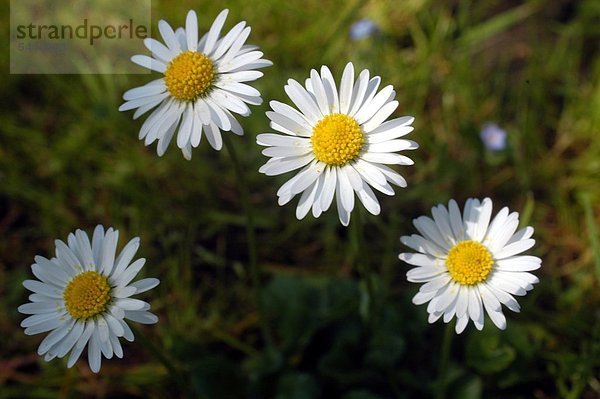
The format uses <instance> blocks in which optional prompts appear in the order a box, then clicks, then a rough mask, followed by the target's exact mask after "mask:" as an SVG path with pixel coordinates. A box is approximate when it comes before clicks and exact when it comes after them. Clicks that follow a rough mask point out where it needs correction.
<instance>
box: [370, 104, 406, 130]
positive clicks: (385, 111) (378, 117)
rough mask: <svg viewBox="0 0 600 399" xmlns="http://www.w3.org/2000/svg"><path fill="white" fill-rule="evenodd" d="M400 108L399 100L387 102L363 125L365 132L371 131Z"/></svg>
mask: <svg viewBox="0 0 600 399" xmlns="http://www.w3.org/2000/svg"><path fill="white" fill-rule="evenodd" d="M396 108H398V101H390V102H389V103H387V104H385V105H384V106H383V107H381V109H380V110H379V111H377V113H376V114H375V115H374V116H373V117H372V118H371V119H369V121H368V122H367V123H365V124H363V125H362V127H363V130H364V131H365V132H371V131H373V130H375V129H376V128H377V127H379V126H380V125H381V124H382V123H383V122H384V121H385V120H386V119H387V118H388V117H389V116H390V115H391V114H392V113H393V112H394V111H395V110H396Z"/></svg>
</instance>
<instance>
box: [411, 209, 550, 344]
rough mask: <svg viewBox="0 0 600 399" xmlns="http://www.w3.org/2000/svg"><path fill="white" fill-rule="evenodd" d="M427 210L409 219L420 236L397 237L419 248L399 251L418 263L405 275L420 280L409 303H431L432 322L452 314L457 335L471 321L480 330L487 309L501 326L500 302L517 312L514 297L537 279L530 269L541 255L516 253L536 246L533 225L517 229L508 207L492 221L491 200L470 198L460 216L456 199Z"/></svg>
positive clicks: (536, 266) (516, 219) (514, 215)
mask: <svg viewBox="0 0 600 399" xmlns="http://www.w3.org/2000/svg"><path fill="white" fill-rule="evenodd" d="M431 213H432V216H433V219H431V218H429V217H427V216H421V217H418V218H417V219H415V220H413V224H414V226H415V227H416V228H417V230H418V231H419V233H420V235H419V234H413V235H411V236H403V237H401V238H400V240H401V241H402V243H403V244H404V245H406V246H408V247H410V248H412V249H414V250H415V251H417V252H418V253H401V254H400V259H401V260H403V261H405V262H406V263H409V264H411V265H414V266H417V267H415V268H413V269H411V270H409V271H408V273H407V274H406V276H407V278H408V281H410V282H413V283H424V284H423V285H422V286H421V288H420V289H419V292H418V293H417V294H416V295H415V296H414V298H413V303H414V304H416V305H420V304H423V303H427V302H429V303H428V305H427V312H428V313H429V322H430V323H433V322H435V321H437V320H438V319H439V318H440V317H442V316H443V320H444V322H445V323H448V322H449V321H450V320H451V319H452V318H454V317H456V326H455V330H456V333H457V334H460V333H461V332H462V331H463V330H464V329H465V327H466V326H467V324H468V322H469V320H472V321H473V324H475V327H476V328H477V329H478V330H481V329H482V328H483V323H484V315H485V313H487V314H488V315H489V317H490V319H491V320H492V322H493V323H494V324H495V325H496V326H497V327H498V328H500V329H502V330H504V329H505V328H506V318H505V316H504V314H503V313H502V306H501V305H504V306H506V307H507V308H508V309H510V310H512V311H513V312H519V311H520V306H519V304H518V303H517V301H516V299H515V298H514V296H513V295H517V296H522V295H525V294H526V293H527V291H529V290H531V289H533V284H535V283H537V282H538V281H539V280H538V278H537V277H536V276H534V275H533V274H531V273H529V272H530V271H532V270H537V269H539V267H540V266H541V263H542V261H541V259H540V258H538V257H535V256H530V255H520V254H521V253H523V252H524V251H527V250H528V249H530V248H531V247H533V245H534V244H535V240H534V239H532V238H531V236H532V235H533V228H532V227H529V226H527V227H525V228H523V229H521V230H519V231H517V227H518V226H519V214H518V213H517V212H512V213H510V212H509V210H508V208H506V207H504V208H502V209H501V210H500V212H498V214H497V215H496V216H495V217H494V218H493V219H491V216H492V200H490V199H489V198H485V199H484V200H483V201H480V200H478V199H473V198H470V199H468V200H467V202H466V204H465V208H464V211H463V213H462V215H461V212H460V210H459V208H458V205H457V204H456V201H454V200H450V202H449V203H448V208H446V207H445V206H444V205H441V204H440V205H438V206H436V207H433V208H432V210H431ZM490 219H491V221H490ZM484 310H485V312H484Z"/></svg>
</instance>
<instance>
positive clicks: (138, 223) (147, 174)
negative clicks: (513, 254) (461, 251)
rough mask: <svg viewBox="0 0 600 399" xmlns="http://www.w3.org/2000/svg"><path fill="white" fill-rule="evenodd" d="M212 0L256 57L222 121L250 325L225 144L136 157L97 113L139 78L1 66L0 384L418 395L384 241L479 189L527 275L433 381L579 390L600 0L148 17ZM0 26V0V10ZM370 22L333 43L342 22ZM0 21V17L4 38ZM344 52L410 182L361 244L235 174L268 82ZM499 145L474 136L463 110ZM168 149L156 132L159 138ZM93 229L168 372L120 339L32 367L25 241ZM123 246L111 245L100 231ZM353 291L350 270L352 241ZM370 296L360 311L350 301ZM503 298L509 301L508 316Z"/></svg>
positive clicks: (250, 149)
mask: <svg viewBox="0 0 600 399" xmlns="http://www.w3.org/2000/svg"><path fill="white" fill-rule="evenodd" d="M221 7H228V8H229V9H230V10H231V12H230V17H229V20H228V21H227V25H226V27H232V26H233V25H234V23H235V22H236V21H238V20H246V21H248V23H249V24H250V25H251V26H252V34H251V36H250V42H251V43H253V44H258V45H260V46H261V49H262V50H263V51H264V53H265V57H266V58H268V59H270V60H272V61H273V62H274V66H273V67H271V68H268V69H266V70H265V76H264V77H263V78H262V79H261V80H259V81H258V82H257V83H256V84H255V86H256V87H257V88H258V89H259V90H260V91H261V93H262V96H263V98H264V99H265V100H266V101H265V104H263V105H262V106H259V107H254V108H253V114H252V115H251V116H250V117H248V118H244V119H243V120H242V121H241V122H242V123H243V126H244V128H245V131H246V135H245V136H244V137H241V138H239V137H233V138H232V139H233V140H234V145H235V146H236V148H237V149H238V153H239V154H240V155H241V162H242V163H243V165H244V167H245V171H246V175H247V178H248V180H249V184H250V187H251V201H252V204H253V206H254V208H255V214H256V219H257V224H258V232H257V234H258V241H259V243H260V246H259V251H258V252H259V258H260V262H261V264H262V265H263V267H264V268H265V270H266V273H265V276H263V277H264V288H263V290H262V294H261V303H262V306H263V308H264V309H263V310H264V312H265V320H266V322H267V325H268V327H269V329H270V331H271V334H272V342H271V343H268V342H265V341H264V340H262V339H261V338H260V337H261V335H260V329H259V326H258V323H257V320H258V314H257V309H256V304H255V301H254V297H253V295H252V292H251V290H250V286H251V284H250V276H249V274H248V271H247V267H246V266H247V255H246V237H245V229H244V224H245V217H244V214H243V212H242V209H241V204H240V203H239V195H238V188H237V186H236V181H235V179H234V177H235V176H234V173H233V168H232V166H231V164H230V160H229V157H228V154H227V152H226V151H222V152H215V151H213V150H212V149H210V148H209V146H208V145H207V143H203V144H202V145H201V146H200V148H199V149H198V150H197V151H195V152H194V155H193V160H192V161H191V162H188V161H185V160H184V159H183V157H182V155H181V153H180V151H179V150H176V149H175V148H171V149H170V150H169V151H167V154H166V156H164V157H163V158H160V159H159V158H158V157H157V156H156V155H155V148H153V147H152V148H145V147H144V146H143V143H142V142H140V141H138V139H137V134H138V131H139V127H140V125H141V122H140V121H133V120H131V113H119V112H118V111H117V108H118V106H119V104H120V102H121V100H120V96H121V95H122V93H123V92H124V91H125V90H127V89H129V88H132V87H134V86H137V85H140V84H142V83H144V82H146V81H148V80H149V77H148V76H144V75H131V76H123V75H104V76H103V75H80V76H77V75H74V76H67V75H65V76H58V75H28V76H25V75H9V74H8V65H9V63H8V48H7V46H6V45H5V46H4V47H3V49H4V51H3V53H2V54H3V56H2V58H1V59H0V65H1V67H2V71H3V76H4V78H3V79H0V90H1V91H2V94H3V95H2V96H1V97H0V102H1V103H2V107H1V109H0V282H1V284H0V337H2V345H1V346H0V398H16V397H18V398H55V397H63V398H67V397H72V398H79V397H98V398H104V397H106V398H108V397H132V398H165V397H174V398H177V397H200V398H210V399H221V398H257V399H262V398H277V399H309V398H343V399H377V398H427V397H431V395H432V393H433V392H435V391H436V390H437V389H438V384H439V383H440V381H439V380H438V379H437V375H438V368H439V363H440V345H441V341H442V336H443V335H444V326H443V325H442V323H441V322H439V323H437V324H435V325H428V324H427V320H426V312H425V310H424V309H422V308H420V307H416V306H414V305H413V304H412V303H411V302H410V298H411V297H412V295H414V293H415V291H416V289H417V288H416V287H414V286H413V285H409V284H408V283H406V279H405V272H406V270H407V269H408V268H407V266H406V265H405V264H402V263H401V262H400V261H399V260H398V259H397V253H398V252H401V251H402V250H403V249H402V247H401V244H400V243H399V241H398V237H399V236H400V235H403V234H408V233H411V232H413V227H412V226H411V220H412V218H414V217H416V216H419V215H421V214H426V213H428V212H429V209H430V208H431V207H432V206H433V205H436V204H437V203H439V202H445V201H447V200H448V199H449V198H456V199H457V200H458V201H459V202H460V201H464V199H466V198H467V197H471V196H476V197H484V196H490V197H492V198H493V200H494V204H495V206H496V210H498V209H499V208H500V207H501V206H509V207H510V208H511V209H513V210H517V211H519V212H521V220H522V223H523V224H528V225H532V226H534V227H535V229H536V232H535V236H534V237H535V238H536V240H537V244H536V246H535V247H534V249H533V253H534V254H535V255H536V256H540V257H541V258H542V259H543V266H542V268H541V269H540V270H539V271H538V272H536V274H537V275H538V276H539V277H540V281H541V282H540V284H539V285H537V286H536V288H535V289H534V290H533V291H532V292H531V293H530V294H529V295H528V296H527V297H525V298H522V299H521V300H520V303H521V305H522V311H521V313H519V314H512V313H511V314H508V315H507V316H508V328H507V330H506V331H498V330H497V329H495V328H494V327H493V326H492V325H491V323H489V322H486V327H485V328H484V330H483V331H481V332H479V331H476V330H474V329H473V328H472V326H470V327H469V328H468V329H467V331H466V332H465V333H464V334H462V335H461V336H456V337H454V338H453V341H452V348H451V358H450V366H449V369H448V373H447V377H446V381H445V382H444V383H445V384H446V385H447V391H448V397H453V398H558V397H564V398H596V397H599V396H600V377H599V375H600V294H599V292H600V290H599V289H598V288H599V287H598V286H599V279H600V238H599V237H598V231H599V230H600V229H599V228H598V221H599V220H600V140H598V137H599V136H598V134H599V133H600V57H598V50H599V48H598V47H599V43H600V30H599V26H600V24H599V23H598V21H599V19H600V3H599V2H598V1H595V0H581V1H569V0H564V1H558V2H542V1H537V0H531V1H524V2H516V1H491V0H490V1H467V0H464V1H458V0H457V1H446V2H438V1H427V0H406V1H393V0H377V1H375V0H372V1H364V2H360V1H349V2H348V1H342V0H333V1H316V0H305V1H299V0H298V1H296V0H289V1H283V0H269V1H267V0H263V1H241V0H228V1H224V2H208V1H200V0H195V1H189V0H186V1H182V2H176V3H172V2H167V1H154V2H153V24H154V25H153V30H154V31H157V29H156V23H157V21H158V19H160V18H164V19H166V20H168V21H169V22H170V23H172V24H174V25H183V23H184V18H185V13H186V12H187V10H188V9H189V8H194V9H196V11H197V12H198V15H199V17H200V26H201V29H203V30H206V29H207V28H208V26H209V25H210V23H211V22H212V19H213V18H214V17H215V16H216V15H217V13H218V12H219V11H220V9H221ZM2 15H3V17H4V21H5V22H7V21H8V8H5V9H4V10H3V11H2ZM362 18H368V19H369V20H371V21H373V22H374V23H375V24H376V25H377V27H378V29H377V31H376V33H374V34H373V35H371V36H368V37H365V38H363V39H360V40H353V39H352V38H351V37H350V33H349V29H350V27H351V26H352V24H353V23H354V22H356V21H358V20H360V19H362ZM7 32H8V29H4V30H2V31H1V32H0V35H2V37H3V38H4V40H3V43H6V42H7V41H8V40H7V39H8V38H7V36H6V35H7ZM347 61H353V62H354V63H355V66H356V67H357V69H362V68H369V69H370V71H371V73H372V74H373V75H379V76H381V77H382V82H383V83H384V84H393V85H394V87H395V89H396V92H397V99H398V100H399V102H400V107H399V109H398V111H397V113H398V115H406V114H410V115H414V116H415V117H416V121H415V132H414V133H412V134H411V136H412V137H411V138H412V139H414V140H416V141H417V142H419V144H420V145H421V148H420V149H419V150H418V151H416V152H415V153H413V154H412V155H414V158H415V160H416V165H415V166H414V167H410V168H404V169H403V170H402V171H401V172H402V173H403V174H404V175H405V176H406V178H407V180H408V182H409V186H408V188H406V189H398V190H397V194H396V195H395V196H393V197H386V198H382V213H381V215H380V216H378V217H372V216H370V215H366V214H363V215H362V216H363V218H362V219H363V221H364V225H365V231H364V235H365V238H366V244H367V247H368V254H366V253H364V251H360V250H359V245H358V243H357V242H356V239H355V236H354V235H353V234H352V226H350V229H349V230H346V229H344V228H342V227H341V226H340V225H339V221H338V220H337V216H336V214H335V212H332V211H330V212H328V213H326V214H324V215H323V216H321V217H320V218H319V219H318V220H315V219H312V218H311V217H310V216H309V217H308V218H307V219H306V220H303V221H297V220H296V219H295V217H294V207H293V206H292V205H288V206H285V207H279V206H277V203H276V196H275V192H276V190H277V188H278V187H279V185H280V184H282V183H283V182H284V181H285V180H286V179H287V178H288V176H283V177H279V178H270V177H266V176H263V175H260V174H259V173H258V172H257V169H258V167H259V165H260V164H262V163H263V162H264V161H265V158H264V157H263V156H262V155H261V154H260V148H259V147H258V146H257V145H256V144H255V136H256V135H257V134H259V133H262V132H265V131H268V130H269V127H268V124H267V122H268V121H267V118H266V117H265V115H264V112H265V111H266V109H267V103H268V101H269V100H271V99H276V100H279V101H284V102H287V98H286V96H285V93H284V91H283V85H284V84H285V82H286V80H287V79H288V78H290V77H292V78H295V79H298V80H301V81H303V80H304V79H305V78H306V77H308V74H309V71H310V69H311V68H317V67H319V66H320V65H322V64H327V65H329V66H330V68H331V69H332V71H333V72H334V75H336V76H338V77H339V76H340V74H341V71H342V69H343V67H344V65H345V63H346V62H347ZM490 121H491V122H495V123H497V124H498V126H500V127H501V128H502V129H504V130H505V131H506V132H507V147H506V149H505V150H502V151H495V152H491V151H489V150H486V148H485V147H484V145H483V143H482V142H481V140H480V136H479V132H480V128H481V126H482V125H484V124H485V123H486V122H490ZM172 147H174V146H173V145H172ZM97 223H102V224H104V225H105V226H114V227H115V228H118V229H119V230H120V231H121V234H122V236H123V237H132V236H140V237H141V239H142V245H141V249H140V253H141V256H143V257H145V258H147V259H148V263H147V266H146V267H145V269H144V270H145V272H146V273H148V275H151V276H158V277H160V278H161V280H162V283H161V285H160V286H159V287H158V288H157V289H155V290H153V291H152V293H148V294H146V298H147V299H148V300H149V301H151V303H152V306H153V310H154V309H156V311H157V313H158V314H159V316H160V321H159V323H158V324H157V325H155V326H150V327H146V326H144V327H143V328H142V327H139V328H138V330H137V332H138V336H139V335H140V334H143V336H144V337H145V339H146V341H148V342H151V343H153V345H154V346H156V347H157V348H160V350H162V351H164V352H165V353H167V355H168V356H169V357H170V359H171V361H172V362H173V363H174V364H175V365H176V367H177V370H178V372H177V373H172V372H169V371H168V370H167V369H166V368H165V367H163V365H162V364H161V363H160V362H158V361H157V360H156V359H155V358H154V357H153V355H152V352H151V350H149V346H148V344H145V343H144V341H143V340H140V339H137V340H136V342H134V343H133V344H126V345H125V347H124V350H125V357H124V359H122V360H119V359H113V360H109V361H106V362H104V363H103V366H102V370H101V372H100V373H99V374H98V375H94V374H92V373H91V372H90V371H89V370H88V368H87V365H85V362H84V361H80V362H79V363H78V364H77V365H76V366H75V367H74V368H73V369H67V368H66V366H65V363H66V362H65V361H63V360H53V361H52V362H50V363H45V362H44V361H43V360H42V359H41V358H39V357H38V356H37V354H36V348H37V346H38V345H39V342H40V341H41V339H42V338H41V336H33V337H28V336H25V335H24V334H23V332H22V329H21V328H20V327H19V323H20V321H21V320H22V318H23V316H22V315H20V314H18V313H17V311H16V308H17V306H18V305H19V304H21V303H24V302H25V300H26V295H27V294H26V291H25V289H24V288H23V287H22V285H21V282H22V281H23V280H24V279H26V278H29V277H30V269H29V265H30V264H31V263H32V261H33V257H34V256H35V255H36V254H40V255H44V256H50V255H51V251H52V250H53V240H54V239H55V238H61V239H65V238H66V236H67V234H68V233H69V232H70V231H73V230H74V229H76V228H79V227H81V228H85V229H87V230H88V232H89V231H91V229H92V228H93V226H94V225H95V224H97ZM123 244H124V243H123V242H121V243H120V245H123ZM367 257H368V262H369V264H370V267H371V269H372V270H373V273H374V276H375V277H374V278H373V283H374V284H373V285H374V287H375V297H374V298H372V300H373V302H372V303H371V304H369V303H365V301H366V299H365V298H366V297H367V296H366V287H365V286H364V285H363V283H362V282H361V280H360V279H359V278H358V277H359V276H358V275H357V273H356V266H357V265H358V264H360V263H365V262H366V260H365V258H367ZM369 309H371V312H369ZM507 312H508V311H507Z"/></svg>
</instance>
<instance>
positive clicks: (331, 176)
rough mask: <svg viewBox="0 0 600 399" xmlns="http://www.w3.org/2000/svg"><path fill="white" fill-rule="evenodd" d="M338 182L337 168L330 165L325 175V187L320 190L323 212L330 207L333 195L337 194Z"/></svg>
mask: <svg viewBox="0 0 600 399" xmlns="http://www.w3.org/2000/svg"><path fill="white" fill-rule="evenodd" d="M336 184H337V168H335V167H332V166H329V167H327V168H325V174H324V176H323V188H322V189H321V191H320V195H319V198H320V201H319V202H320V208H321V210H322V211H323V212H325V211H326V210H327V209H329V206H330V205H331V202H332V201H333V196H334V194H335V190H336Z"/></svg>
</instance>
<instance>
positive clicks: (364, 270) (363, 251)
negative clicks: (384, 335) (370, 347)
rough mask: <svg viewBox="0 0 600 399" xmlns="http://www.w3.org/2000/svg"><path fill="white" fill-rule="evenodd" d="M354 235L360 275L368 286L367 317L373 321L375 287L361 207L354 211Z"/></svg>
mask: <svg viewBox="0 0 600 399" xmlns="http://www.w3.org/2000/svg"><path fill="white" fill-rule="evenodd" d="M353 216H354V223H353V230H354V237H355V240H356V243H357V246H358V251H357V252H358V253H357V256H356V259H357V270H358V272H359V273H360V276H361V278H362V280H363V282H364V284H365V286H366V288H367V301H368V302H367V304H368V314H367V316H368V317H367V319H368V320H369V321H370V322H372V321H373V316H374V315H373V311H374V305H375V287H374V285H373V278H372V276H371V268H370V264H371V263H370V261H369V249H368V248H367V245H366V243H365V236H364V227H363V220H362V215H361V209H360V208H359V209H356V210H355V211H354V215H353Z"/></svg>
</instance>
